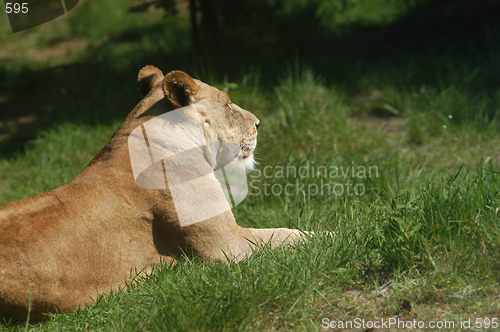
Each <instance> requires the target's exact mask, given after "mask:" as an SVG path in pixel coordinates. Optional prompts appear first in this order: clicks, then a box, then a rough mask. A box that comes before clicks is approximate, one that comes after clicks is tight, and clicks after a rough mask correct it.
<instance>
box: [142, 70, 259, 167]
mask: <svg viewBox="0 0 500 332" xmlns="http://www.w3.org/2000/svg"><path fill="white" fill-rule="evenodd" d="M138 85H139V89H140V91H141V94H142V95H143V97H144V98H145V99H146V98H148V97H149V96H150V95H152V94H157V95H158V94H160V95H164V98H163V99H166V100H167V101H168V103H169V104H170V106H171V107H170V109H172V110H174V111H177V112H184V113H185V114H187V115H185V116H188V117H189V118H190V120H192V121H194V122H196V123H197V124H198V125H199V128H200V130H201V132H202V133H203V136H204V140H205V141H206V142H208V144H209V145H210V144H212V146H213V144H214V143H215V144H217V143H229V144H232V145H233V146H234V147H237V151H236V153H235V151H234V149H233V154H235V155H234V156H235V157H236V159H237V160H235V162H234V163H233V164H234V165H235V166H240V167H243V168H244V169H246V170H247V171H250V170H252V169H253V167H254V164H255V159H254V155H253V152H254V150H255V147H256V145H257V129H258V127H259V119H257V117H256V116H255V115H253V114H252V113H250V112H248V111H246V110H244V109H242V108H241V107H239V106H238V105H236V104H234V103H232V102H231V99H230V98H229V96H228V95H227V93H225V92H223V91H220V90H218V89H217V88H214V87H212V86H210V85H208V84H205V83H203V82H201V81H199V80H195V79H193V78H192V77H191V76H189V75H188V74H186V73H184V72H181V71H172V72H170V73H168V74H167V75H165V76H164V75H163V73H162V72H161V71H160V70H159V69H158V68H156V67H153V66H146V67H144V68H143V69H141V71H140V72H139V75H138ZM163 111H165V112H166V110H165V109H164V110H163ZM163 114H167V113H163ZM160 116H161V115H159V116H158V117H160ZM176 125H178V124H176ZM191 131H192V130H191ZM191 136H195V134H193V133H191ZM166 141H167V140H165V138H164V137H163V138H162V144H165V142H166ZM176 141H177V142H176V144H179V143H178V142H179V135H178V136H177V137H176ZM197 144H198V143H197ZM200 145H201V143H200ZM215 150H216V149H215ZM208 153H209V154H210V153H211V154H215V153H217V152H216V151H214V149H213V148H212V149H208ZM219 157H220V156H215V155H213V156H210V157H209V159H212V163H211V166H212V167H213V168H215V167H216V164H217V162H218V161H217V158H219Z"/></svg>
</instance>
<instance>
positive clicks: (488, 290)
mask: <svg viewBox="0 0 500 332" xmlns="http://www.w3.org/2000/svg"><path fill="white" fill-rule="evenodd" d="M129 3H130V2H127V1H110V2H109V4H107V5H106V6H107V7H106V8H108V7H109V8H108V9H109V11H112V13H113V15H111V14H110V15H111V16H109V19H107V16H106V15H104V14H103V13H102V12H100V11H99V8H97V5H96V4H95V3H93V2H90V1H87V2H83V3H82V4H81V5H79V6H81V8H82V9H81V11H79V12H77V9H78V7H77V8H75V12H74V13H73V15H74V16H75V21H71V17H70V16H69V15H67V16H68V17H67V18H66V17H63V18H61V19H59V21H57V20H56V21H55V22H54V23H53V25H50V24H49V25H46V26H41V27H39V28H35V29H31V30H29V31H25V32H22V33H20V34H15V35H8V34H7V33H6V32H4V31H3V30H2V31H1V32H0V35H1V36H2V41H1V42H0V47H3V48H6V49H8V48H9V47H10V48H12V49H14V50H19V51H21V52H24V53H23V54H24V55H23V56H22V57H19V58H10V59H8V60H7V61H5V62H4V63H2V64H1V65H0V73H1V74H4V76H5V77H6V78H7V79H6V80H3V81H0V109H5V110H7V111H8V113H7V114H11V115H9V116H6V115H2V114H0V157H1V158H2V159H0V185H1V188H2V190H1V191H0V203H6V202H8V201H11V200H14V199H18V198H22V197H26V196H29V195H34V194H36V193H39V192H42V191H46V190H49V189H52V188H54V187H56V186H58V185H61V184H63V183H66V182H68V181H71V179H72V178H74V177H75V176H76V175H77V174H78V173H79V172H80V171H81V170H82V169H83V168H84V167H85V166H86V164H87V163H88V162H89V161H90V160H91V158H92V157H93V155H94V154H95V153H97V152H98V151H99V150H100V148H101V147H102V146H104V144H105V143H106V142H107V140H108V139H109V137H110V136H111V135H112V133H113V131H114V130H115V129H116V128H117V126H118V125H119V124H120V123H121V121H122V120H123V119H124V118H125V116H126V114H127V113H128V112H129V111H130V110H131V109H132V108H133V107H134V105H135V104H136V103H137V102H138V100H139V96H138V93H135V94H134V91H135V89H136V88H135V77H136V74H137V72H138V70H139V69H140V68H141V67H142V66H144V65H146V64H154V65H157V66H158V67H160V68H161V69H163V70H164V71H168V70H170V69H181V70H185V71H187V72H188V73H190V74H192V75H193V76H195V77H197V78H200V79H201V80H203V81H205V82H207V83H209V84H212V85H214V86H217V87H218V88H220V89H223V90H225V91H227V92H228V93H229V95H230V96H231V98H232V99H233V101H234V102H236V103H237V104H239V105H240V106H242V107H243V108H245V109H247V110H250V111H252V112H253V113H255V114H256V115H257V116H258V117H259V118H260V120H261V127H260V129H259V131H260V132H259V146H258V150H257V154H256V157H257V160H258V161H259V163H260V166H259V167H258V169H257V170H256V171H255V172H254V173H252V174H250V175H249V177H248V180H249V185H250V191H251V195H249V196H248V197H247V198H246V199H245V201H244V202H242V203H241V204H240V205H238V206H237V207H236V208H235V209H234V210H233V212H234V214H235V216H236V219H237V221H238V222H239V224H240V225H242V226H246V227H294V228H300V229H302V230H313V231H318V232H321V231H333V232H334V234H333V235H327V234H322V233H320V234H318V235H317V236H314V237H311V238H310V239H308V240H307V241H305V242H304V243H300V244H298V245H297V246H295V247H292V248H279V249H275V250H270V249H269V248H263V249H262V250H261V251H260V252H258V253H257V254H256V255H255V256H254V257H252V258H250V259H248V260H246V261H243V262H241V263H239V264H212V265H209V264H206V263H204V262H202V261H200V260H198V259H196V258H190V259H188V258H186V259H184V260H182V261H181V262H180V263H179V264H177V265H175V266H172V267H170V266H163V267H158V268H157V269H155V270H154V271H153V272H152V274H151V275H149V276H140V277H137V278H136V280H135V281H134V282H133V283H132V284H131V285H129V286H128V287H126V289H124V290H123V291H120V292H116V293H114V294H111V295H109V296H103V297H102V298H100V299H99V301H97V303H94V304H90V305H88V306H87V307H85V308H81V309H79V310H77V312H76V313H73V314H55V315H50V317H49V320H48V321H47V322H44V323H40V324H29V325H26V324H24V323H18V324H15V323H9V324H8V325H7V326H6V327H5V326H3V327H2V326H0V331H3V330H7V331H68V330H71V331H73V330H74V331H89V330H93V331H150V330H151V331H158V330H163V331H185V330H191V331H197V330H208V331H213V330H218V331H219V330H220V331H234V330H258V331H272V330H287V331H288V330H296V331H306V330H307V331H309V330H320V329H321V327H322V324H323V319H324V318H328V319H330V320H343V321H354V319H355V318H361V319H364V320H365V321H375V320H381V319H382V318H385V319H388V318H399V319H401V320H407V321H408V320H413V319H416V320H417V321H423V322H425V323H428V322H430V321H437V320H441V321H445V320H446V321H453V322H454V323H455V329H458V327H459V324H460V322H461V321H462V322H463V321H465V320H467V319H469V318H470V319H471V322H472V324H474V323H475V322H476V319H478V318H490V319H493V318H500V317H499V316H498V312H500V301H499V298H498V294H499V291H500V289H499V288H500V287H499V282H500V250H499V249H500V248H499V243H500V230H499V227H500V220H499V218H500V213H499V211H500V210H499V208H500V194H499V193H500V154H499V150H498V146H500V131H499V129H498V128H499V123H498V120H499V119H498V116H499V110H500V98H499V96H500V94H499V91H500V81H498V78H497V77H498V73H499V70H500V68H499V67H498V58H499V55H500V49H499V48H498V45H499V44H498V43H499V42H500V34H499V33H498V31H500V30H498V25H495V24H493V23H491V22H490V23H488V22H489V21H487V20H486V21H485V22H486V23H485V27H484V30H480V31H479V32H477V31H476V32H474V31H472V32H471V34H470V35H467V34H463V36H464V38H463V39H459V38H457V35H456V34H453V33H450V32H449V31H447V30H446V29H445V30H439V29H441V28H439V25H436V26H430V27H429V26H428V25H426V29H427V30H418V29H417V31H418V32H421V33H422V34H423V35H422V36H420V35H419V38H414V39H411V42H408V41H406V40H403V41H401V40H400V39H398V38H400V36H399V35H398V34H400V33H402V32H401V31H409V33H411V32H412V31H413V30H412V29H415V27H416V26H417V27H419V26H422V25H419V24H418V22H420V21H419V20H425V19H429V18H432V17H433V16H432V15H434V14H436V13H438V12H439V8H438V9H436V8H434V9H433V8H432V6H427V7H425V6H423V7H422V8H424V9H420V7H418V6H416V5H415V4H413V2H409V3H410V4H411V6H410V7H407V6H406V5H403V3H404V2H401V1H377V2H376V3H380V4H384V6H382V5H381V6H379V7H377V6H375V7H374V5H373V3H374V2H370V1H358V2H348V4H349V6H348V7H347V8H346V9H344V11H341V10H340V9H338V8H337V9H336V8H334V7H328V6H326V2H321V1H320V2H318V3H319V5H318V6H317V7H315V5H314V3H313V2H308V3H306V2H300V1H297V2H293V3H292V2H290V3H291V4H292V5H289V6H288V7H287V6H282V7H280V4H279V3H277V2H276V3H274V2H273V3H274V4H273V5H270V4H271V2H267V1H261V2H259V3H258V4H259V6H257V7H256V8H258V9H259V10H263V11H266V10H271V9H272V10H274V11H276V12H275V13H276V15H277V16H276V17H277V20H276V21H274V22H273V23H272V24H271V25H270V26H268V31H263V30H262V29H263V27H261V26H252V24H254V23H255V22H254V21H253V19H255V18H256V17H258V16H252V15H257V14H256V13H255V12H249V13H246V14H245V15H247V14H248V17H249V20H248V21H241V20H240V21H239V22H247V25H245V24H243V23H242V24H241V26H239V27H238V29H236V30H230V29H229V32H227V34H226V36H225V37H226V39H224V41H222V42H221V44H220V45H219V47H220V49H218V50H214V49H211V48H210V47H202V48H201V49H200V47H199V46H198V47H195V46H193V45H191V43H190V41H189V38H187V37H186V36H188V35H189V25H188V23H187V17H186V15H185V13H180V14H179V15H177V16H171V17H168V18H166V19H161V17H160V16H159V15H158V14H157V13H154V12H153V13H142V14H127V13H126V9H127V6H128V4H129ZM339 3H340V2H339ZM416 3H417V4H419V2H416ZM332 4H335V5H337V3H334V2H332ZM243 5H244V4H242V6H243ZM228 6H229V7H230V5H228ZM332 6H333V5H332ZM377 8H380V11H377ZM264 9H265V10H264ZM103 10H104V9H103ZM420 10H423V12H421V11H420ZM449 10H450V12H452V13H453V12H454V11H456V10H458V9H456V8H455V7H453V6H452V7H449ZM477 11H478V12H481V11H480V10H479V9H477ZM243 12H245V11H243ZM422 13H423V14H422ZM468 13H469V14H471V15H470V17H474V15H472V14H473V13H474V11H469V12H468ZM239 15H243V13H240V12H238V13H235V21H238V17H239ZM311 15H312V16H314V17H317V18H318V20H317V21H309V23H308V24H309V25H311V26H309V28H311V29H313V30H309V31H316V32H317V33H316V34H314V35H311V34H310V33H307V31H300V30H299V31H295V32H296V34H295V35H294V38H291V37H290V36H289V35H288V34H286V31H287V29H288V28H291V24H292V23H293V22H294V20H295V19H296V18H308V17H310V16H311ZM436 15H437V14H436ZM76 16H78V18H76ZM422 17H424V18H425V19H424V18H422ZM468 17H469V16H468ZM482 17H483V18H484V17H486V16H482ZM72 22H75V23H74V24H73V23H72ZM85 22H94V24H93V26H92V27H91V28H89V29H86V28H85V26H84V23H85ZM252 22H253V23H252ZM318 22H319V23H318ZM77 23H78V24H77ZM448 23H449V24H451V26H452V27H453V24H454V22H453V20H451V19H450V21H449V22H448ZM465 23H467V22H465ZM51 24H52V23H51ZM226 24H227V27H228V28H230V27H231V23H229V22H226ZM232 24H234V23H232ZM315 24H317V26H315ZM467 24H469V25H470V26H474V27H475V25H474V24H472V23H470V22H469V23H467ZM458 26H461V25H458ZM2 27H3V25H0V28H2ZM433 27H434V28H435V29H436V30H432V29H433ZM2 29H3V28H2ZM450 29H451V28H450ZM478 29H479V28H478ZM264 30H265V29H264ZM452 30H453V29H452ZM252 31H257V32H259V36H261V37H262V38H261V39H259V40H260V41H259V40H257V39H256V38H255V36H253V37H252V36H251V35H252V33H251V32H252ZM436 31H437V32H440V33H441V34H437V35H438V37H436V36H435V35H436V34H435V32H436ZM460 32H463V31H460ZM474 33H476V34H474ZM3 36H6V37H5V38H3ZM235 36H236V37H237V36H239V37H240V40H237V39H235ZM474 36H476V37H477V38H474ZM485 36H486V37H485ZM244 37H249V38H244ZM431 37H432V38H431ZM440 38H442V39H440ZM457 39H459V41H458V42H457ZM60 40H80V41H82V43H84V45H85V46H83V47H82V48H81V49H77V50H75V52H74V53H72V54H71V56H69V57H59V56H58V55H57V52H56V53H55V55H53V56H52V57H50V58H48V59H45V58H43V59H41V58H37V57H36V56H35V55H36V54H38V52H42V51H43V50H44V49H45V50H47V49H48V50H54V47H55V49H57V45H59V41H60ZM398 40H399V41H400V42H399V43H398V42H396V41H398ZM50 41H52V44H51V43H50ZM226 42H227V44H226ZM257 42H260V43H262V45H260V46H261V47H259V48H258V49H255V43H257ZM326 42H328V43H332V44H334V45H337V46H336V47H334V48H325V47H324V45H325V43H326ZM54 45H55V46H54ZM311 47H315V48H314V49H311ZM28 49H30V50H31V53H29V52H28V51H27V50H28ZM23 50H24V51H23ZM249 50H251V51H252V52H249ZM313 50H319V51H313ZM30 54H31V55H30ZM12 110H14V111H12ZM16 114H17V115H33V116H35V117H36V121H35V122H33V123H30V124H27V125H26V124H23V122H22V121H18V119H17V116H16ZM348 167H349V168H348ZM352 167H354V168H355V170H356V171H355V172H354V173H353V172H351V171H346V170H348V169H349V170H352ZM292 169H296V170H302V173H297V174H295V173H293V172H291V171H290V172H288V173H286V172H284V170H292ZM325 169H327V170H328V171H327V173H325V172H324V170H325ZM369 169H370V170H372V172H371V173H367V172H362V170H369ZM342 170H343V171H344V173H342ZM287 185H289V187H288V188H292V190H290V191H289V192H288V193H286V192H284V191H281V192H279V193H278V194H273V191H272V190H273V188H274V190H275V192H274V193H277V192H278V191H279V190H283V188H286V186H287ZM290 185H291V186H292V187H290ZM322 186H323V187H322ZM355 186H358V187H357V188H359V189H363V191H362V194H360V195H355V194H349V193H348V191H347V190H348V189H347V188H351V189H353V188H354V187H355ZM333 188H335V190H337V191H336V192H332V191H331V190H333ZM340 188H342V190H343V191H342V192H339V190H340ZM266 189H267V194H266V191H265V190H266ZM321 189H323V190H322V191H321ZM329 190H330V191H329ZM485 323H486V321H485ZM489 329H492V328H491V326H490V327H489ZM450 330H453V329H450ZM483 330H488V328H484V329H483Z"/></svg>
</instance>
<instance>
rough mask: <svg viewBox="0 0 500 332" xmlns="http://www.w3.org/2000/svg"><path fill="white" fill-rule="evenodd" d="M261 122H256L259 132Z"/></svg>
mask: <svg viewBox="0 0 500 332" xmlns="http://www.w3.org/2000/svg"><path fill="white" fill-rule="evenodd" d="M259 127H260V122H255V129H257V130H259Z"/></svg>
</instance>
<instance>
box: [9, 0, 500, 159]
mask: <svg viewBox="0 0 500 332" xmlns="http://www.w3.org/2000/svg"><path fill="white" fill-rule="evenodd" d="M236 9H237V10H236ZM316 12H317V7H315V5H314V4H312V2H307V3H306V4H305V5H303V6H302V7H300V8H299V9H296V10H292V11H288V12H286V11H284V10H283V4H280V3H279V2H274V4H273V5H271V4H269V2H267V1H257V2H255V3H252V4H249V3H248V2H245V1H243V0H237V1H236V0H235V1H233V2H228V4H227V5H226V7H223V8H222V9H221V13H226V14H227V13H232V15H231V16H230V17H231V20H226V21H221V25H222V27H221V34H220V35H219V36H217V38H215V39H210V38H207V39H206V40H205V42H204V43H203V44H200V45H191V44H190V43H189V42H186V39H188V38H190V31H189V29H184V30H182V29H181V30H179V29H178V31H177V32H176V33H177V34H178V36H176V37H174V40H173V41H170V40H169V39H166V38H165V37H164V36H165V34H166V31H167V30H168V29H169V28H170V27H169V26H168V25H167V24H164V23H159V24H156V25H153V26H150V27H148V28H144V29H142V30H137V29H135V30H129V31H122V32H121V33H119V34H116V35H113V36H111V37H110V38H109V39H108V40H107V41H105V42H103V43H101V44H99V46H95V45H94V46H92V47H93V48H91V49H88V50H87V51H86V56H85V57H84V58H83V60H82V61H81V62H80V63H78V64H73V65H66V66H59V67H53V68H48V69H44V70H41V71H35V70H30V69H23V70H20V71H9V70H8V67H4V68H3V69H0V70H1V72H0V75H2V76H3V77H5V79H4V80H3V81H1V82H0V91H1V94H2V97H3V98H2V99H0V109H1V110H2V112H1V114H0V123H9V121H10V122H12V121H13V120H16V119H19V118H20V117H23V116H32V117H35V118H36V119H37V121H35V122H30V123H28V124H23V123H17V122H16V121H14V122H15V123H14V124H13V125H12V126H11V129H5V128H4V129H3V130H4V135H3V138H2V139H0V156H1V157H3V158H10V157H13V156H15V155H16V154H18V153H22V152H23V150H24V148H25V146H26V143H27V142H28V141H29V140H32V139H34V138H35V137H36V136H37V134H38V132H39V131H40V130H45V129H47V128H50V127H52V126H55V125H57V124H58V123H62V122H68V121H69V122H81V123H86V124H95V123H104V124H111V123H113V122H114V121H117V120H120V119H124V118H125V116H126V115H127V114H128V113H129V112H130V111H131V110H132V108H133V107H134V106H135V105H136V104H137V102H138V101H139V99H140V98H139V93H138V91H137V90H136V87H135V86H136V83H135V80H136V75H137V72H138V71H139V69H140V68H141V67H142V66H144V65H147V64H152V65H155V66H157V67H159V68H161V69H162V70H164V71H166V72H168V71H170V70H173V69H180V70H184V71H186V72H188V73H190V74H191V75H193V76H195V77H198V78H200V79H201V80H203V81H206V82H208V83H215V82H218V81H220V80H229V81H239V80H240V79H241V77H242V76H244V75H245V74H247V73H248V72H255V73H258V75H259V77H260V80H261V82H260V83H261V85H262V87H263V88H264V89H266V90H267V89H269V88H272V87H273V86H274V85H275V84H276V83H277V82H278V81H279V79H281V78H282V77H283V75H284V73H286V72H287V71H290V69H293V68H296V66H297V64H300V66H303V67H307V68H311V69H312V70H313V71H314V72H315V73H318V74H319V75H320V76H322V77H323V78H324V79H325V80H326V82H327V83H328V84H331V85H335V86H336V87H337V88H339V89H342V90H344V91H345V92H347V93H348V94H349V95H351V96H352V95H356V94H358V93H360V92H361V91H369V90H375V89H383V88H384V86H386V85H392V86H396V87H399V88H401V89H408V90H410V89H415V88H418V87H420V86H423V85H425V86H432V87H435V88H436V89H441V88H446V87H447V86H448V85H450V84H454V85H456V86H458V87H460V88H461V91H460V92H462V93H472V94H474V93H486V94H488V93H491V94H494V93H496V92H497V91H498V89H499V88H500V80H499V78H498V77H499V75H498V73H499V72H500V62H498V61H497V58H498V56H499V55H500V47H499V46H496V45H500V23H499V21H498V20H497V17H498V14H499V13H500V4H499V3H497V2H496V1H488V0H482V1H472V0H469V1H465V0H456V1H429V2H427V3H426V4H425V5H422V6H420V7H415V8H413V9H412V10H411V11H409V12H408V13H407V14H406V15H405V16H404V17H401V18H400V19H398V20H397V21H396V22H393V23H390V24H388V25H362V24H351V25H349V26H347V27H344V29H343V32H342V33H338V32H337V31H334V30H333V29H331V28H328V27H327V26H326V25H325V24H324V22H323V23H321V22H320V21H319V20H318V19H317V17H316ZM131 15H133V14H131ZM146 44H147V45H150V46H148V47H143V46H142V45H146ZM152 44H153V45H154V46H151V45H152ZM6 68H7V69H6ZM12 128H13V129H12ZM1 130H2V127H0V135H1V134H2V132H1ZM9 130H10V132H8V131H9ZM0 137H2V136H0Z"/></svg>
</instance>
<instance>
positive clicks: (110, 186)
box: [0, 66, 303, 321]
mask: <svg viewBox="0 0 500 332" xmlns="http://www.w3.org/2000/svg"><path fill="white" fill-rule="evenodd" d="M138 84H139V88H140V91H141V94H142V96H143V99H142V100H141V101H140V103H139V104H138V105H137V106H136V107H135V108H134V109H133V111H132V112H131V113H130V114H129V115H128V117H127V118H126V119H125V121H124V122H123V124H122V125H121V126H120V127H119V128H118V129H117V130H116V132H115V133H114V135H113V136H112V138H111V140H110V141H109V143H108V144H106V146H105V147H104V148H103V149H102V150H101V151H100V152H99V153H98V154H97V155H96V156H95V157H94V159H93V160H92V161H91V162H90V163H89V165H88V166H87V167H86V168H85V169H84V170H83V172H82V173H81V174H80V175H78V176H77V177H76V178H75V180H74V181H73V182H71V183H68V184H66V185H63V186H61V187H59V188H56V189H54V190H52V191H49V192H46V193H42V194H39V195H37V196H34V197H29V198H25V199H21V200H18V201H14V202H11V203H8V204H6V205H4V206H2V207H1V208H0V317H13V318H15V319H26V317H27V313H28V304H29V303H31V315H30V317H31V320H33V321H37V320H41V319H42V318H43V317H44V316H43V313H46V312H54V311H59V312H66V311H71V310H73V309H75V308H77V307H78V306H79V305H84V304H86V303H87V302H89V301H91V300H92V299H96V296H97V294H98V293H106V292H109V291H110V290H113V289H117V288H119V287H120V286H123V285H124V284H125V283H127V282H128V281H130V278H131V276H133V274H134V272H135V271H148V270H149V269H150V268H151V267H152V266H153V265H154V264H157V263H160V262H162V261H163V262H167V263H168V262H173V261H174V260H175V258H176V257H179V255H183V254H186V255H198V256H200V257H202V258H203V259H206V260H209V261H214V260H215V261H225V260H227V259H231V260H236V261H237V260H240V259H242V258H244V257H247V256H248V255H250V254H251V253H252V250H253V249H254V246H255V244H257V243H263V244H265V243H269V244H270V245H271V246H277V245H279V244H281V243H293V242H294V241H296V240H297V239H299V238H301V237H302V235H303V233H302V232H300V231H298V230H294V229H286V228H278V229H253V228H242V227H240V226H238V225H237V224H236V221H235V219H234V216H233V214H232V212H231V210H230V209H229V210H227V211H225V212H222V213H219V214H217V215H214V216H213V217H210V218H207V219H206V220H203V221H199V222H193V223H189V224H186V225H182V224H181V223H180V221H179V214H178V213H177V211H176V204H175V202H174V200H173V198H172V192H171V191H172V190H171V188H170V187H169V185H168V181H167V178H166V177H165V178H164V179H163V177H162V179H161V180H158V179H157V176H156V177H155V176H152V177H150V178H148V174H149V173H148V172H143V174H142V175H140V176H135V175H134V172H133V170H132V168H133V165H132V164H133V162H134V161H133V160H131V150H130V144H129V143H130V140H131V137H132V136H131V134H132V132H133V131H134V130H135V129H137V128H144V127H142V126H143V125H144V124H145V123H146V122H147V121H149V120H151V119H154V118H156V117H158V116H160V115H162V114H165V113H166V112H169V111H172V112H173V111H174V110H182V111H183V112H184V110H187V111H185V112H184V113H182V114H183V116H184V115H185V116H186V117H188V118H189V120H190V121H191V122H193V121H194V122H198V125H199V128H201V132H202V134H203V136H204V138H205V139H206V141H207V142H229V143H231V144H233V145H234V146H237V147H239V151H238V156H237V158H236V160H235V161H234V162H235V163H236V164H238V165H240V167H244V168H247V169H251V168H252V167H253V151H254V148H255V146H256V137H257V128H258V126H259V120H258V119H257V118H256V117H255V116H254V115H253V114H252V113H250V112H248V111H246V110H243V109H242V108H240V107H239V106H237V105H235V104H233V103H231V100H230V99H229V97H228V95H227V94H226V93H225V92H222V91H219V90H218V89H216V88H214V87H211V86H209V85H207V84H205V83H203V82H201V81H199V80H195V79H193V78H191V77H190V76H189V75H187V74H186V73H184V72H181V71H173V72H170V73H169V74H167V75H166V76H164V75H163V73H162V72H161V71H160V70H159V69H157V68H155V67H153V66H146V67H144V68H143V69H142V70H141V71H140V72H139V75H138ZM173 126H175V124H173V125H171V127H169V124H168V122H165V123H164V124H163V127H162V128H160V129H161V130H164V132H170V130H174V129H173ZM181 129H182V128H181ZM176 130H177V129H176ZM135 132H138V131H137V130H136V131H135ZM181 132H182V131H181ZM184 133H185V135H184V136H186V137H178V139H179V142H181V143H179V144H176V143H175V142H174V143H172V144H171V145H179V146H181V145H182V144H184V143H182V142H184V141H185V140H188V141H189V140H191V138H192V137H190V135H191V134H190V131H189V130H187V131H184ZM160 134H161V133H160ZM143 138H144V137H143ZM147 144H148V143H147V142H146V145H147ZM160 144H161V142H160ZM169 144H170V143H169ZM202 150H203V149H201V150H200V151H202ZM203 151H204V152H203ZM203 151H202V152H203V153H205V154H202V155H203V156H205V157H206V160H205V163H206V164H207V165H210V167H212V170H213V169H215V167H216V165H215V162H214V160H212V159H211V158H210V156H207V154H206V153H209V152H210V151H209V149H208V150H207V149H205V150H203ZM236 164H235V165H236ZM158 165H159V166H158ZM156 166H157V167H164V164H163V161H162V162H161V163H157V165H156ZM236 167H238V166H236ZM186 170H187V168H186ZM183 172H184V168H182V167H180V168H179V169H178V170H177V173H179V174H180V175H182V173H183ZM186 172H187V171H186ZM144 174H145V175H144ZM151 174H153V173H151ZM159 174H160V173H159ZM161 174H163V173H161ZM179 174H177V175H179ZM144 176H145V177H146V179H145V182H144ZM167 176H168V174H167ZM139 177H142V178H143V179H142V180H141V181H142V182H141V183H146V185H140V183H139V182H138V181H139V180H140V179H139ZM154 181H160V182H161V181H165V183H167V186H165V187H164V189H146V188H148V187H147V186H148V185H153V188H154V187H155V183H154ZM200 181H202V184H201V185H202V186H203V190H201V191H202V193H203V192H205V194H206V192H207V191H208V192H210V191H211V190H212V189H213V190H215V191H217V190H219V191H220V187H221V185H220V184H219V182H217V180H216V179H215V177H214V176H213V173H212V174H205V175H204V177H203V179H202V180H200ZM152 182H153V183H152ZM148 183H149V184H148ZM145 187H146V188H145ZM160 187H161V186H160ZM216 188H219V189H217V190H216ZM177 189H178V188H177ZM215 191H214V192H215ZM191 194H192V193H191ZM190 202H191V201H190V198H189V197H186V198H184V201H183V202H181V203H183V207H182V208H183V209H184V213H186V206H188V207H190V209H187V212H189V211H190V210H191V211H193V213H195V212H199V211H198V209H200V206H199V205H198V204H196V199H195V200H194V203H193V205H191V206H189V204H190ZM202 212H206V211H202ZM0 320H1V319H0Z"/></svg>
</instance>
